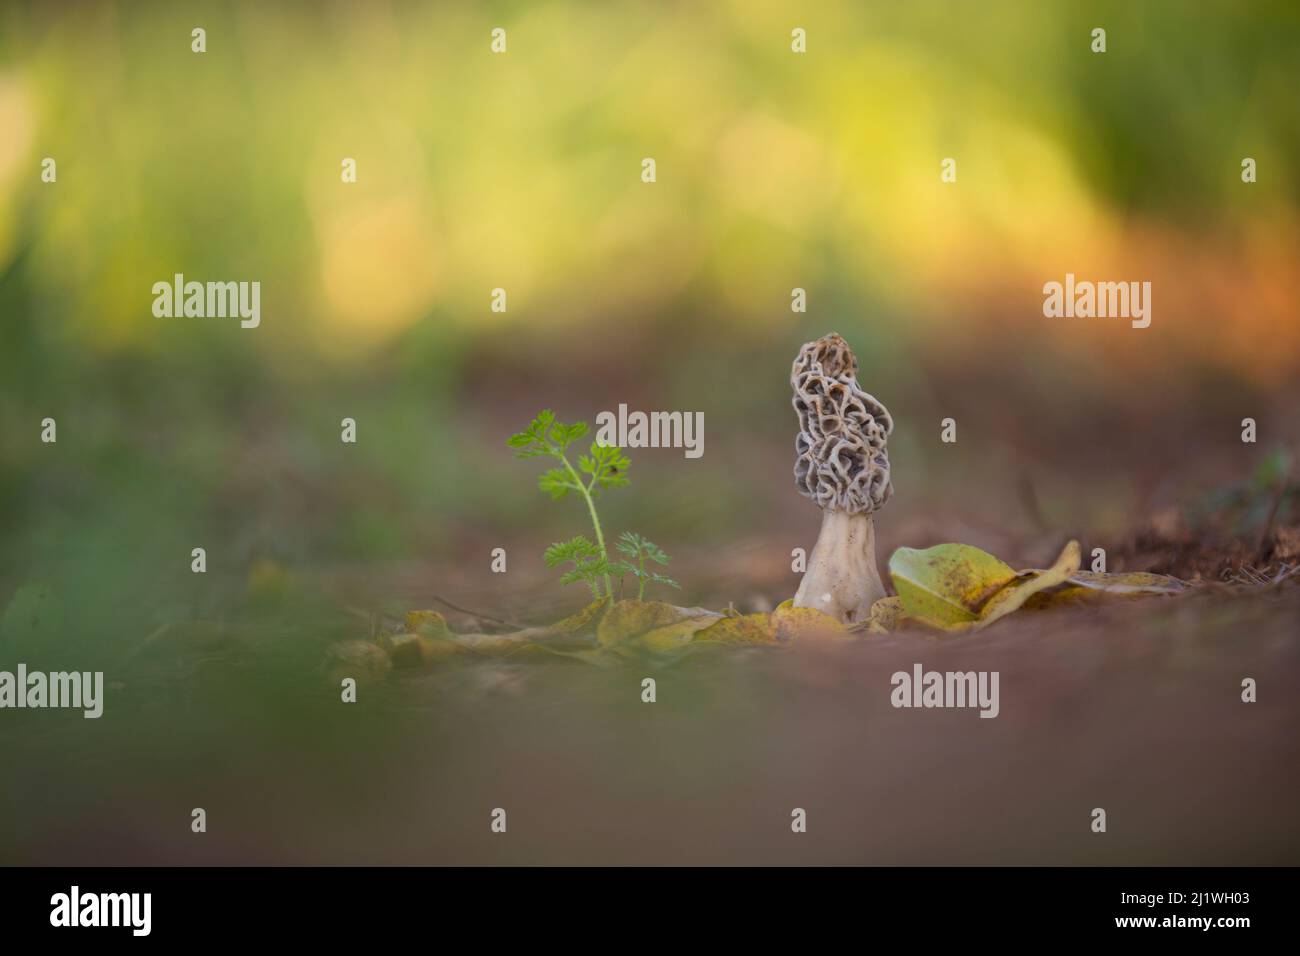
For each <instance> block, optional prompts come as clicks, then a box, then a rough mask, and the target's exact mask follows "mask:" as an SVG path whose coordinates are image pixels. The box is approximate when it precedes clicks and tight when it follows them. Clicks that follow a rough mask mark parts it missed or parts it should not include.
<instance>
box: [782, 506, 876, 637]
mask: <svg viewBox="0 0 1300 956" xmlns="http://www.w3.org/2000/svg"><path fill="white" fill-rule="evenodd" d="M884 596H885V588H884V585H882V584H881V583H880V572H879V571H878V570H877V569H876V529H875V526H874V525H873V524H872V520H871V512H869V511H865V512H860V513H858V514H849V513H848V512H847V511H830V510H827V511H823V512H822V530H821V534H819V535H818V536H817V544H816V545H814V546H813V551H812V555H811V556H810V557H809V558H808V570H807V572H806V573H805V574H804V576H803V583H802V584H800V585H799V590H798V592H796V594H795V596H794V606H795V607H811V608H816V609H817V610H819V611H822V612H824V613H826V614H829V615H830V616H831V617H834V618H837V619H838V620H839V621H840V622H842V623H844V624H856V623H857V622H859V621H865V620H866V619H867V618H868V617H869V616H870V614H871V605H873V604H875V603H876V602H877V601H878V600H880V599H881V598H882V597H884Z"/></svg>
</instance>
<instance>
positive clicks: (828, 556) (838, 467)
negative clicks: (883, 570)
mask: <svg viewBox="0 0 1300 956" xmlns="http://www.w3.org/2000/svg"><path fill="white" fill-rule="evenodd" d="M790 384H791V385H792V386H793V387H794V410H795V412H796V413H797V414H798V416H799V436H798V437H797V438H796V439H795V452H796V455H797V457H796V458H795V463H794V479H795V486H796V487H797V488H798V489H799V493H800V494H802V495H804V496H806V497H808V498H811V499H812V500H813V501H815V502H817V504H818V506H819V507H820V508H821V509H822V528H821V534H820V535H818V537H817V544H816V545H815V546H814V547H813V551H812V556H811V557H810V558H809V559H808V568H807V571H806V572H805V574H804V578H803V583H802V584H800V585H799V590H798V592H797V593H796V594H795V596H794V606H795V607H811V608H816V609H817V610H819V611H824V612H825V613H826V614H829V615H831V616H832V617H835V618H838V619H839V620H840V621H841V622H844V623H846V624H850V623H854V622H857V621H864V620H866V619H867V617H868V616H869V615H870V613H871V605H872V604H874V603H875V602H876V601H878V600H879V599H880V598H882V597H884V596H885V589H884V586H883V585H882V584H881V583H880V572H879V571H878V570H877V569H876V531H875V528H874V527H873V525H872V515H873V514H874V513H875V512H876V510H877V509H878V508H880V507H881V506H882V505H883V504H884V503H885V502H886V501H888V500H889V496H890V495H891V494H892V493H893V490H894V489H893V486H892V485H891V484H890V482H889V455H888V453H887V452H886V451H885V441H886V439H888V438H889V434H890V432H892V431H893V430H894V422H893V420H892V419H891V418H890V417H889V412H888V411H887V410H886V409H885V406H884V405H881V404H880V402H878V401H876V400H875V399H874V398H872V397H871V396H870V395H868V394H867V393H866V392H864V391H863V390H862V387H861V386H860V385H858V360H857V359H856V358H855V357H854V355H853V351H852V349H850V348H849V344H848V343H847V342H845V341H844V339H843V338H842V337H841V336H840V335H839V333H837V332H832V333H831V334H830V335H824V336H822V337H821V338H820V339H818V340H817V341H815V342H809V343H808V344H807V345H805V346H804V347H803V348H801V349H800V350H799V355H798V357H797V358H796V359H795V360H794V370H793V371H792V372H791V373H790Z"/></svg>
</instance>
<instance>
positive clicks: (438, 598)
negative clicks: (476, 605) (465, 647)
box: [433, 594, 524, 631]
mask: <svg viewBox="0 0 1300 956" xmlns="http://www.w3.org/2000/svg"><path fill="white" fill-rule="evenodd" d="M433 599H434V600H435V601H437V602H438V603H439V604H444V605H446V606H447V607H449V608H451V609H452V610H453V611H460V613H461V614H468V615H469V616H470V617H476V618H478V619H479V620H480V621H491V622H492V623H493V624H500V625H502V626H503V627H510V628H514V629H515V630H517V631H521V630H524V625H522V624H516V623H515V622H514V621H506V620H502V619H501V618H499V617H493V616H492V615H490V614H481V613H480V612H478V611H471V610H470V609H469V608H467V607H461V606H460V605H459V604H452V603H451V602H450V601H448V600H447V599H446V598H445V597H442V596H441V595H437V594H435V595H433Z"/></svg>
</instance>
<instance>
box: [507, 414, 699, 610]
mask: <svg viewBox="0 0 1300 956" xmlns="http://www.w3.org/2000/svg"><path fill="white" fill-rule="evenodd" d="M587 432H588V427H587V423H586V422H575V423H573V424H572V425H566V424H564V423H562V422H558V421H556V420H555V413H554V412H552V411H550V410H547V411H543V412H539V413H538V414H537V417H536V418H534V419H533V420H532V423H531V424H529V426H528V428H527V429H525V430H524V431H522V432H519V433H518V434H515V435H511V436H510V438H509V439H507V441H506V444H507V445H509V446H510V447H511V448H513V449H515V456H516V457H518V458H542V457H547V458H553V459H555V460H556V461H558V462H559V463H560V464H559V466H558V467H555V468H549V469H547V470H546V471H544V472H542V475H541V477H540V478H538V479H537V487H538V488H540V489H541V490H542V491H544V492H546V493H547V494H549V495H550V496H551V497H552V498H553V499H555V500H556V501H558V500H560V499H561V498H565V497H567V496H568V495H569V493H570V492H577V493H578V494H579V495H581V496H582V500H583V501H584V502H586V505H587V513H588V514H589V515H590V516H591V528H592V530H593V531H594V532H595V533H596V540H595V541H594V542H593V541H592V540H590V539H589V538H586V537H584V536H582V535H578V536H577V537H575V538H571V539H569V540H568V541H557V542H556V543H555V544H553V545H551V546H550V547H549V548H547V549H546V552H545V554H544V555H543V557H544V558H545V561H546V566H547V567H548V568H554V567H557V566H559V565H562V564H572V565H573V567H572V568H571V569H570V570H568V571H565V572H564V574H563V575H562V576H561V577H560V583H561V584H574V583H576V582H578V581H581V582H582V583H584V584H586V585H587V587H588V588H590V589H591V593H592V595H593V596H594V597H596V598H597V599H598V600H600V599H604V598H609V597H611V596H612V595H613V593H614V578H615V577H616V576H617V577H618V578H619V581H620V590H621V588H622V584H621V582H622V579H623V577H624V576H625V575H628V574H631V575H633V576H635V577H636V578H637V579H638V581H639V587H638V589H637V600H641V598H642V597H643V596H644V594H645V584H646V581H652V582H654V583H655V584H665V585H668V586H670V587H675V588H676V587H681V585H679V584H678V583H677V582H676V581H674V580H672V579H671V578H667V577H664V576H663V575H661V574H657V573H655V572H653V571H647V570H646V567H645V563H646V560H647V559H648V560H650V561H652V562H654V563H656V564H661V565H662V564H667V563H668V555H666V554H664V552H663V551H662V550H661V549H660V548H659V546H658V545H656V544H654V543H653V542H651V541H647V540H646V539H645V538H642V537H641V536H640V535H637V534H633V533H632V532H630V531H625V532H624V533H623V534H622V536H621V537H620V538H619V540H618V550H619V551H621V552H622V553H623V554H625V555H627V556H628V557H629V558H631V559H632V560H633V561H636V564H631V563H629V562H627V561H610V559H609V551H608V550H606V548H605V534H604V531H603V530H602V528H601V525H600V516H599V515H598V514H597V513H596V496H597V495H598V494H599V493H600V492H601V491H603V490H607V489H609V488H620V487H622V486H624V485H626V484H627V483H628V478H627V470H628V467H629V466H630V465H631V464H632V463H631V462H630V461H628V458H627V456H626V455H624V454H623V451H622V449H620V448H617V447H614V446H607V445H601V444H600V443H598V442H592V443H591V447H590V449H589V450H588V452H587V454H585V455H582V456H580V457H579V458H578V466H577V467H576V468H575V467H574V466H573V463H572V462H571V461H570V460H569V454H568V451H569V446H570V445H572V444H573V443H574V442H576V441H578V439H580V438H582V437H583V436H585V435H586V434H587ZM584 476H585V477H584ZM602 583H603V585H604V590H602V589H601V584H602Z"/></svg>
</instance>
